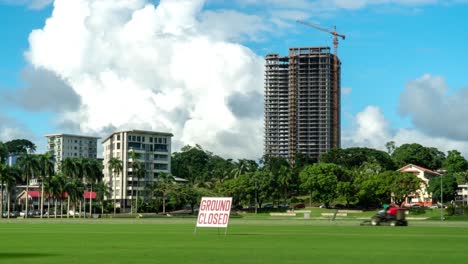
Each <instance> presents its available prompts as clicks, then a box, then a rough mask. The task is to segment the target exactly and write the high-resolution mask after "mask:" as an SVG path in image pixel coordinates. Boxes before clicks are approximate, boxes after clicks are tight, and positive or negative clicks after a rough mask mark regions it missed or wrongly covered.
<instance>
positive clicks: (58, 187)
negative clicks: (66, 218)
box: [49, 172, 68, 218]
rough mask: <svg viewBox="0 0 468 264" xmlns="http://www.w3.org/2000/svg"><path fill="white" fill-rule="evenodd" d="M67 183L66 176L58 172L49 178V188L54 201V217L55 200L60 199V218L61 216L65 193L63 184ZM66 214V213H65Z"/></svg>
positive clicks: (55, 212)
mask: <svg viewBox="0 0 468 264" xmlns="http://www.w3.org/2000/svg"><path fill="white" fill-rule="evenodd" d="M66 183H67V177H66V176H65V175H64V174H63V173H62V172H59V173H57V174H56V175H54V176H52V178H51V180H50V186H49V189H50V190H51V192H52V195H53V196H54V199H55V203H54V217H55V218H57V200H60V218H63V198H64V195H65V191H66V189H65V185H66ZM67 215H68V213H67Z"/></svg>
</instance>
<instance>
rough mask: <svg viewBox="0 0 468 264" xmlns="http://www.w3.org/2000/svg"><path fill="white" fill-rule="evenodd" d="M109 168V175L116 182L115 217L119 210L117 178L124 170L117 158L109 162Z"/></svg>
mask: <svg viewBox="0 0 468 264" xmlns="http://www.w3.org/2000/svg"><path fill="white" fill-rule="evenodd" d="M108 166H109V175H113V181H114V189H113V193H114V215H115V214H116V211H117V208H116V194H117V186H116V181H117V180H116V178H117V175H119V174H120V173H121V172H122V170H123V165H122V161H121V160H119V159H117V158H111V159H110V160H109V162H108Z"/></svg>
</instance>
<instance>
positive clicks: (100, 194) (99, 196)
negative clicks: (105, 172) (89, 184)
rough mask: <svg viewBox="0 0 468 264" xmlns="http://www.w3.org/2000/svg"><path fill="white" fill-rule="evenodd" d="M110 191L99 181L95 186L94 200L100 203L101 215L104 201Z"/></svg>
mask: <svg viewBox="0 0 468 264" xmlns="http://www.w3.org/2000/svg"><path fill="white" fill-rule="evenodd" d="M111 191H112V189H111V188H110V187H109V186H108V185H107V184H106V183H104V182H102V181H99V182H98V183H97V184H96V186H95V192H96V200H97V201H98V202H100V203H101V214H103V213H104V199H105V197H109V196H110V195H111Z"/></svg>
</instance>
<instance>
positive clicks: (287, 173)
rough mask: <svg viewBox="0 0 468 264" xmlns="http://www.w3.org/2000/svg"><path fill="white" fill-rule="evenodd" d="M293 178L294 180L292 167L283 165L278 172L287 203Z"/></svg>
mask: <svg viewBox="0 0 468 264" xmlns="http://www.w3.org/2000/svg"><path fill="white" fill-rule="evenodd" d="M292 180H293V174H292V171H291V168H290V167H288V166H285V165H283V166H281V168H280V170H279V172H278V183H279V185H280V186H281V189H282V192H283V198H284V202H285V203H286V199H287V198H288V189H289V186H290V185H291V182H292Z"/></svg>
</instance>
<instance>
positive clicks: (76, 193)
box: [65, 179, 85, 218]
mask: <svg viewBox="0 0 468 264" xmlns="http://www.w3.org/2000/svg"><path fill="white" fill-rule="evenodd" d="M84 189H85V187H84V184H83V182H82V181H81V180H80V179H72V180H69V181H68V182H66V183H65V191H66V192H67V194H68V197H69V198H70V201H71V202H72V203H73V218H75V215H76V206H77V204H78V203H81V200H82V199H83V194H84ZM80 208H81V206H80ZM80 217H81V216H80Z"/></svg>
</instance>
